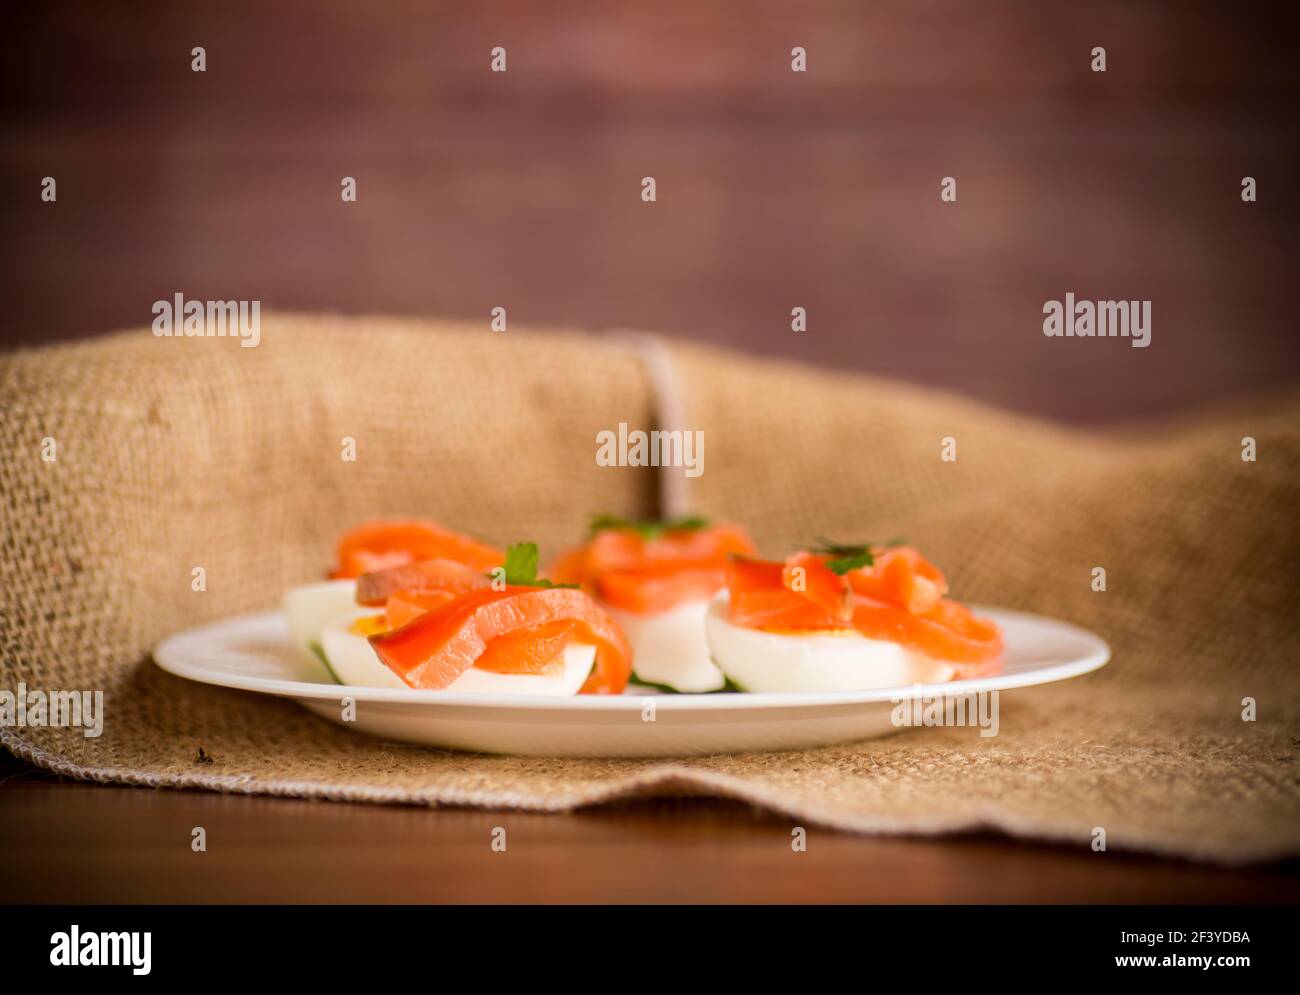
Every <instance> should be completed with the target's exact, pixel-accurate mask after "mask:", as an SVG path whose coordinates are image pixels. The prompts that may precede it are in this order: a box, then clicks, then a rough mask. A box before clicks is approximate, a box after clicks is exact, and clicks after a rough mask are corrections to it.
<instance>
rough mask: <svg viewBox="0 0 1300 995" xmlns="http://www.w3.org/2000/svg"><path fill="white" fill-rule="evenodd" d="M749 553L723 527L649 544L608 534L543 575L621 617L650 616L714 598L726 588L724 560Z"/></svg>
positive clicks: (749, 546) (745, 542) (629, 535)
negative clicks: (623, 614) (577, 590)
mask: <svg viewBox="0 0 1300 995" xmlns="http://www.w3.org/2000/svg"><path fill="white" fill-rule="evenodd" d="M753 552H754V544H753V542H752V541H751V540H750V538H749V536H747V535H746V534H745V532H744V531H743V530H742V529H740V528H739V527H738V526H735V525H730V524H725V523H719V524H717V525H712V526H708V527H706V528H700V529H672V530H669V531H667V532H664V533H663V534H662V535H658V536H655V537H654V538H649V539H648V538H646V537H645V536H644V535H642V534H641V533H640V532H638V531H636V530H635V529H633V528H608V529H602V530H600V531H599V532H597V533H596V535H595V536H593V537H592V539H591V540H590V541H589V542H587V543H585V544H584V545H582V546H578V547H576V548H574V549H571V550H568V551H567V552H565V553H563V554H561V555H560V557H559V558H558V559H556V561H555V562H554V563H553V564H552V565H551V569H550V571H549V573H548V575H549V576H550V577H551V578H552V579H553V580H555V581H558V582H559V583H563V584H580V585H582V586H583V587H584V588H586V589H587V590H589V591H593V592H595V593H596V594H597V595H598V596H599V597H600V598H601V599H602V600H604V601H606V602H608V603H609V604H611V605H613V606H614V607H616V608H620V609H622V610H624V611H628V612H634V613H637V614H655V613H658V612H663V611H667V610H669V609H670V608H674V607H676V606H677V605H679V604H681V603H682V602H684V601H691V600H696V599H699V598H707V597H709V596H710V595H712V594H714V593H716V592H717V591H718V590H719V589H721V588H722V586H723V584H724V583H725V582H726V564H727V558H728V557H729V556H731V555H732V554H740V555H751V554H753Z"/></svg>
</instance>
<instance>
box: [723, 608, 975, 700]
mask: <svg viewBox="0 0 1300 995" xmlns="http://www.w3.org/2000/svg"><path fill="white" fill-rule="evenodd" d="M727 614H728V596H727V592H726V591H721V592H719V593H718V595H717V596H716V597H714V599H713V601H712V602H711V603H710V604H709V608H708V613H707V615H706V619H705V630H706V633H707V637H708V644H709V649H710V651H711V652H712V654H713V659H714V661H715V662H716V663H717V665H718V666H719V667H720V668H721V669H722V671H723V673H725V674H726V675H727V676H728V677H730V678H731V680H732V681H733V682H734V683H736V684H738V685H739V686H740V687H742V688H744V689H745V690H746V691H755V692H789V691H866V690H870V689H873V688H892V687H905V686H908V685H911V684H932V683H942V682H944V681H950V680H952V678H953V677H954V676H955V674H956V672H957V671H956V668H955V667H954V666H953V665H952V664H951V663H948V662H945V661H943V660H934V659H931V658H930V657H928V656H925V655H923V654H921V653H916V652H913V651H912V650H909V649H906V648H904V647H903V646H900V645H899V644H898V643H891V642H886V641H884V640H880V639H869V638H867V637H866V636H864V635H862V634H861V633H860V632H856V631H854V630H852V629H849V630H845V631H843V632H813V633H799V634H794V633H780V632H763V631H762V630H760V629H748V628H745V627H744V626H740V625H735V624H733V623H732V622H731V621H730V620H729V619H728V617H727Z"/></svg>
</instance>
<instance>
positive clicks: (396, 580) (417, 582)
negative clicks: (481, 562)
mask: <svg viewBox="0 0 1300 995" xmlns="http://www.w3.org/2000/svg"><path fill="white" fill-rule="evenodd" d="M489 584H491V579H490V578H489V577H488V575H487V574H485V573H483V572H482V571H479V570H475V569H474V568H473V567H468V566H466V565H465V564H463V563H460V562H457V561H456V560H422V561H421V562H419V563H403V564H402V565H401V566H396V567H389V568H388V569H387V570H376V571H374V572H372V573H364V574H362V575H361V576H360V577H358V578H357V604H359V605H382V604H384V603H385V602H387V601H388V599H389V597H390V596H391V595H392V594H393V593H394V592H396V591H409V592H423V593H425V594H432V593H435V592H448V593H451V594H464V593H465V592H466V591H476V590H478V589H479V588H483V587H487V586H488V585H489Z"/></svg>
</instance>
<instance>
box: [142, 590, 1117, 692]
mask: <svg viewBox="0 0 1300 995" xmlns="http://www.w3.org/2000/svg"><path fill="white" fill-rule="evenodd" d="M972 607H973V608H975V609H976V610H978V611H980V612H983V613H985V614H989V615H992V616H993V617H994V618H995V619H999V620H1000V619H1010V618H1014V619H1017V620H1019V621H1025V622H1034V623H1038V624H1047V625H1049V626H1051V627H1052V628H1055V629H1057V630H1062V631H1068V632H1069V633H1070V634H1071V635H1072V636H1074V637H1076V638H1079V639H1081V640H1082V641H1083V642H1085V643H1089V644H1091V647H1090V649H1089V651H1088V652H1087V653H1086V654H1084V655H1083V656H1081V657H1079V658H1078V659H1076V660H1070V661H1067V662H1065V663H1057V664H1052V665H1049V666H1046V667H1040V668H1038V669H1035V670H1031V671H1027V672H1023V673H1017V674H996V675H992V676H989V677H974V678H965V679H962V680H957V681H947V682H944V683H940V684H907V685H899V686H896V687H890V688H872V689H869V690H862V691H782V692H762V691H757V692H756V691H714V692H709V693H707V694H662V693H657V692H654V691H653V690H652V689H649V688H647V689H646V693H645V694H637V693H635V692H633V693H631V694H629V693H627V692H624V693H623V694H618V695H565V696H550V695H520V694H511V695H504V694H470V693H466V692H460V691H436V690H421V689H415V688H410V689H406V688H371V687H363V686H357V685H351V684H322V683H316V682H312V681H289V680H282V679H280V678H270V677H256V676H252V675H248V676H243V675H238V674H214V673H213V672H212V671H211V670H206V669H204V668H203V667H201V666H196V665H193V664H187V663H185V662H182V661H178V660H177V659H176V658H175V655H174V654H175V653H176V648H177V647H178V646H183V645H184V644H185V643H187V642H189V641H191V640H194V639H196V638H200V637H202V636H203V635H204V634H205V633H206V632H208V631H210V630H213V629H220V628H226V627H229V626H232V625H237V624H240V623H243V624H245V625H252V624H260V625H267V624H269V623H271V622H272V621H273V620H276V619H278V620H280V621H281V622H282V623H284V622H285V619H284V612H283V611H281V610H279V609H276V610H273V611H264V612H250V613H245V614H241V615H232V616H228V617H226V618H221V619H216V620H214V621H211V622H205V623H203V624H201V625H197V626H191V627H190V628H188V629H183V630H181V631H180V632H175V633H172V634H171V635H169V636H167V637H165V638H163V639H161V640H159V641H158V643H157V644H155V645H154V647H153V649H152V650H151V651H150V658H151V659H152V660H153V662H154V665H155V666H157V667H158V668H159V669H161V670H163V671H165V672H166V673H169V674H171V675H173V676H175V677H179V678H182V679H184V680H191V681H194V682H196V683H199V684H207V685H210V686H213V687H224V688H229V689H231V690H236V691H251V692H254V693H258V694H270V695H273V696H275V697H279V698H294V699H298V700H303V699H306V700H317V701H337V700H339V698H340V697H349V698H352V699H354V700H355V701H356V702H357V703H358V704H362V703H364V704H394V705H402V704H405V705H438V706H443V707H448V708H483V707H485V706H487V707H495V708H511V709H516V710H530V711H576V712H621V711H640V710H641V709H642V708H643V707H644V706H645V702H646V701H647V700H653V701H654V702H655V709H656V711H659V710H664V711H713V710H718V711H734V710H738V709H739V710H749V709H753V710H764V709H790V708H825V707H827V706H832V705H865V704H873V703H880V702H889V703H891V704H896V703H899V702H901V701H907V700H914V699H916V698H933V697H937V696H940V695H943V696H954V695H967V694H974V693H980V692H988V691H1008V690H1012V689H1015V688H1022V687H1035V686H1038V685H1041V684H1052V683H1055V682H1057V681H1064V680H1069V679H1071V678H1073V677H1080V676H1082V675H1084V674H1088V673H1091V672H1093V671H1095V670H1099V669H1100V668H1102V667H1104V666H1105V665H1106V664H1107V663H1108V662H1109V661H1110V659H1111V648H1110V644H1109V643H1107V642H1106V640H1104V639H1103V638H1102V637H1101V636H1099V635H1097V634H1096V633H1095V632H1092V631H1091V630H1088V629H1085V628H1083V627H1082V626H1078V625H1075V624H1074V623H1072V622H1066V621H1063V620H1061V619H1057V618H1052V617H1051V616H1048V615H1038V614H1035V613H1033V612H1022V611H1016V610H1013V609H1007V608H991V607H988V606H981V605H975V606H972ZM286 625H287V623H286ZM214 678H216V679H214ZM632 686H633V687H636V686H637V685H632Z"/></svg>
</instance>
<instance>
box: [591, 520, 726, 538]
mask: <svg viewBox="0 0 1300 995" xmlns="http://www.w3.org/2000/svg"><path fill="white" fill-rule="evenodd" d="M708 527H709V520H708V519H707V518H703V517H701V516H699V515H684V516H682V517H681V518H663V519H659V518H646V519H642V520H640V521H634V520H632V519H629V518H620V517H619V516H618V515H594V516H592V519H591V534H592V535H593V536H594V535H596V534H597V533H600V532H605V531H608V530H611V529H613V530H620V531H629V532H635V533H637V534H638V535H639V536H641V538H642V539H646V540H650V539H658V538H659V537H660V536H661V535H663V534H664V533H665V532H694V531H696V530H698V529H706V528H708Z"/></svg>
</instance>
